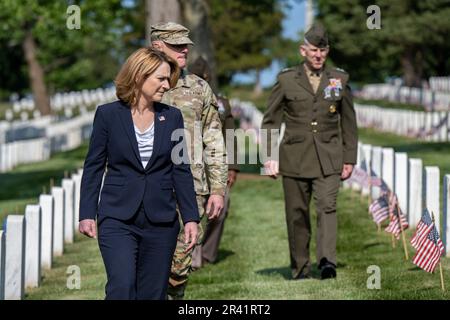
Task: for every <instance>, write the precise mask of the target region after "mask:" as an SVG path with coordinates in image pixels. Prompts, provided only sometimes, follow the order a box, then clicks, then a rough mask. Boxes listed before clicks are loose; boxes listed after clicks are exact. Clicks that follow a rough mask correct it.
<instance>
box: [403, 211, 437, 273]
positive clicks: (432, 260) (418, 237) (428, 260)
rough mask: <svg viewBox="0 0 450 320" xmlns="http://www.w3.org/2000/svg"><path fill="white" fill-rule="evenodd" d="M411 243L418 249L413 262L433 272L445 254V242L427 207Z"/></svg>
mask: <svg viewBox="0 0 450 320" xmlns="http://www.w3.org/2000/svg"><path fill="white" fill-rule="evenodd" d="M411 245H412V246H413V247H414V248H415V249H416V250H417V252H416V254H415V256H414V257H413V263H414V264H415V265H416V266H418V267H419V268H421V269H423V270H425V271H426V272H433V271H434V269H435V268H436V265H437V264H438V263H439V261H440V259H441V256H442V255H443V254H444V244H443V243H442V241H441V239H440V238H439V233H438V231H437V229H436V226H435V225H434V222H433V221H432V220H431V217H430V213H429V212H428V210H427V209H425V210H424V213H423V214H422V218H421V219H420V222H419V224H418V225H417V229H416V233H415V234H414V236H413V238H412V239H411Z"/></svg>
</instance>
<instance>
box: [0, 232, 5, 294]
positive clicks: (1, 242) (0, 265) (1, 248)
mask: <svg viewBox="0 0 450 320" xmlns="http://www.w3.org/2000/svg"><path fill="white" fill-rule="evenodd" d="M5 260H6V259H5V232H3V230H0V300H4V299H5V297H4V295H5Z"/></svg>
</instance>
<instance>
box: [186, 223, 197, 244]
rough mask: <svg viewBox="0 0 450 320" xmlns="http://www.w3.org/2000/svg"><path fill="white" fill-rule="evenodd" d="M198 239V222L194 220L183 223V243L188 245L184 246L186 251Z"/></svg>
mask: <svg viewBox="0 0 450 320" xmlns="http://www.w3.org/2000/svg"><path fill="white" fill-rule="evenodd" d="M197 239H198V224H197V222H195V221H191V222H188V223H186V224H185V225H184V243H185V244H188V243H189V247H187V248H186V252H187V251H189V250H191V249H192V248H193V247H194V246H195V244H196V243H197Z"/></svg>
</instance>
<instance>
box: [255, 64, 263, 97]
mask: <svg viewBox="0 0 450 320" xmlns="http://www.w3.org/2000/svg"><path fill="white" fill-rule="evenodd" d="M262 91H263V90H262V86H261V70H259V69H258V70H256V74H255V86H254V87H253V97H255V98H258V97H260V96H261V94H262Z"/></svg>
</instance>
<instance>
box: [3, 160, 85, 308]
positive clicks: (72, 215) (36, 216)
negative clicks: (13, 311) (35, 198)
mask: <svg viewBox="0 0 450 320" xmlns="http://www.w3.org/2000/svg"><path fill="white" fill-rule="evenodd" d="M81 176H82V170H81V169H80V170H78V172H77V173H76V174H74V175H72V177H71V178H70V179H63V180H62V184H61V186H60V187H52V188H51V193H50V194H41V195H40V196H39V203H38V204H33V205H31V204H30V205H27V206H26V209H25V214H24V215H19V214H14V215H12V214H11V215H8V216H7V218H6V229H5V230H0V300H3V299H5V300H20V299H23V298H24V295H25V291H26V290H27V289H28V288H36V287H39V286H40V284H41V279H42V275H43V271H44V270H49V269H51V268H52V263H53V259H54V257H57V256H61V255H62V254H63V253H64V245H65V244H69V243H73V241H74V234H75V232H76V231H77V230H78V218H79V199H80V185H81Z"/></svg>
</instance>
